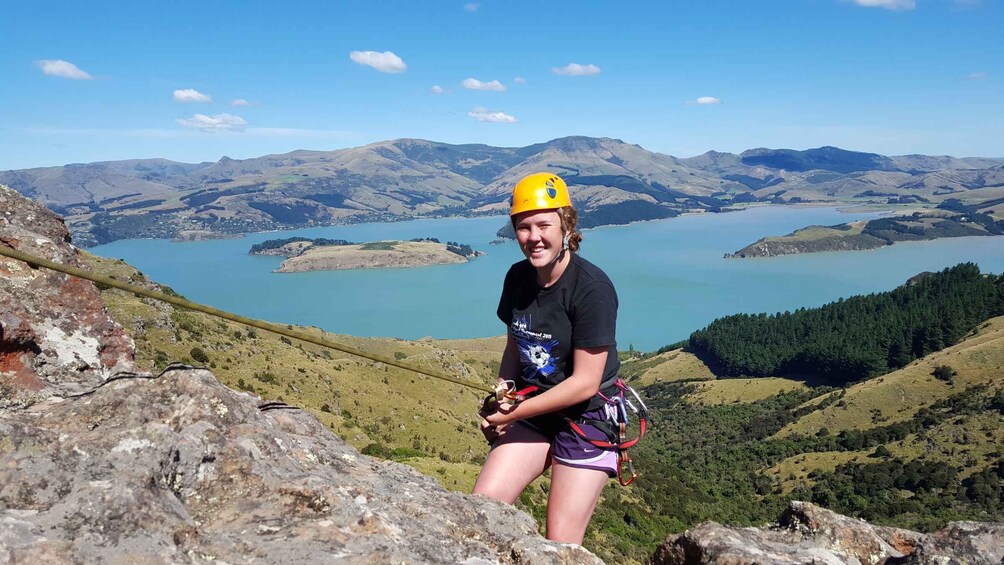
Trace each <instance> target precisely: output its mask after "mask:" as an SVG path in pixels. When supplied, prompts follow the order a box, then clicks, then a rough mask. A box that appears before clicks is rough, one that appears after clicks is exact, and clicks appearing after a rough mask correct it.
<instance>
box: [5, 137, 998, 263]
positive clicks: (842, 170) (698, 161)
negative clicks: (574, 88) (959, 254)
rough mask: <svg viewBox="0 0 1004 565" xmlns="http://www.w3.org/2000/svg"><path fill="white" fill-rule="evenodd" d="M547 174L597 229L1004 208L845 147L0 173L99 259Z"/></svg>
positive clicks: (568, 140) (937, 174) (979, 166)
mask: <svg viewBox="0 0 1004 565" xmlns="http://www.w3.org/2000/svg"><path fill="white" fill-rule="evenodd" d="M540 170H548V171H553V172H555V173H556V174H559V175H562V176H563V177H565V178H566V180H568V181H569V186H570V190H571V192H572V196H573V198H574V200H575V202H576V205H577V206H578V207H579V209H580V212H581V216H582V217H583V219H584V223H583V225H586V226H596V225H604V224H616V223H628V222H631V221H636V220H641V219H653V218H665V217H671V216H674V215H678V214H681V213H687V212H719V211H723V210H727V209H729V208H730V207H734V206H736V205H746V204H749V203H754V202H764V203H774V204H791V203H802V202H814V203H835V204H852V203H853V204H861V203H867V204H900V203H903V202H901V200H902V199H903V198H904V197H910V198H912V199H913V200H914V202H913V203H914V204H916V203H917V202H920V201H922V200H921V199H923V201H927V202H929V203H931V204H932V205H936V204H938V203H939V202H940V201H941V200H944V199H945V198H948V197H953V198H958V199H962V200H964V201H967V202H968V201H971V200H980V199H983V200H986V199H992V198H996V197H1000V196H1004V164H1001V163H1000V162H999V161H996V160H992V159H984V158H973V157H967V158H961V159H959V158H955V157H949V156H925V155H903V156H893V157H887V156H882V155H878V154H875V153H865V152H856V151H848V150H844V149H839V148H836V147H831V146H824V147H820V148H815V149H808V150H804V151H803V150H792V149H767V148H755V149H750V150H746V151H743V152H742V153H740V154H733V153H723V152H717V151H709V152H707V153H705V154H703V155H699V156H696V157H689V158H683V159H681V158H677V157H674V156H672V155H667V154H663V153H658V152H652V151H648V150H646V149H645V148H643V147H641V146H640V145H636V144H630V143H627V142H624V141H622V140H620V139H616V138H610V137H587V136H568V137H561V138H556V139H553V140H550V141H547V142H543V143H537V144H532V145H528V146H525V147H495V146H491V145H487V144H459V145H454V144H448V143H442V142H437V141H431V140H424V139H413V138H399V139H392V140H386V141H379V142H375V143H370V144H367V145H363V146H360V147H352V148H345V149H338V150H333V151H315V150H306V149H300V150H295V151H290V152H287V153H281V154H270V155H263V156H260V157H253V158H248V159H232V158H230V157H227V156H223V157H221V158H220V159H219V160H217V161H215V162H203V163H180V162H176V161H171V160H167V159H160V158H154V159H128V160H123V161H101V162H95V163H84V164H69V165H65V166H62V167H42V168H34V169H21V170H9V171H0V184H6V185H9V186H11V187H13V188H14V189H15V190H17V191H18V192H20V193H21V194H24V195H25V196H28V197H29V198H32V199H34V200H36V201H38V202H41V203H42V204H44V205H46V206H47V207H49V208H50V209H52V210H53V211H55V212H57V213H59V214H60V215H62V216H64V217H66V219H67V223H68V225H69V226H70V229H71V232H72V233H73V234H74V236H75V238H76V240H77V241H78V243H80V244H83V245H85V246H90V245H95V244H100V243H107V242H110V241H114V240H116V239H123V238H134V237H167V238H172V237H176V236H177V235H178V233H179V232H180V231H182V230H197V231H204V232H207V233H217V234H220V235H225V234H235V233H247V232H249V231H266V230H277V229H292V228H298V227H307V226H319V225H331V224H336V223H344V222H355V221H378V220H389V219H399V218H403V217H436V216H444V215H446V216H448V215H477V214H493V213H502V212H504V210H505V203H506V200H507V198H508V192H509V190H510V187H511V186H512V184H513V183H514V182H515V181H516V180H518V179H519V178H520V177H522V176H523V175H526V174H528V173H531V172H536V171H540Z"/></svg>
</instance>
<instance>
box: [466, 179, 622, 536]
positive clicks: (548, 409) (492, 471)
mask: <svg viewBox="0 0 1004 565" xmlns="http://www.w3.org/2000/svg"><path fill="white" fill-rule="evenodd" d="M510 204H511V206H510V212H509V214H510V217H511V219H512V223H513V227H514V228H515V230H516V240H517V242H518V243H519V247H520V250H522V252H523V255H525V256H526V260H525V261H520V262H519V263H516V264H515V265H513V266H512V267H511V268H510V269H509V272H508V273H507V274H506V277H505V282H504V284H503V288H502V297H501V299H500V300H499V306H498V316H499V318H500V319H501V320H502V321H503V322H504V323H505V324H506V325H507V326H508V327H509V332H508V340H507V342H506V347H505V352H504V353H503V355H502V367H501V369H500V370H499V380H500V381H509V382H510V383H511V385H510V388H512V389H514V390H520V389H524V388H526V387H529V386H536V387H537V394H536V395H533V396H531V397H530V398H528V399H527V400H524V401H523V402H520V403H518V404H515V405H513V404H508V403H502V404H500V405H497V406H495V407H494V411H489V412H490V413H488V414H487V415H486V416H485V418H484V420H483V421H482V422H481V430H482V432H483V433H484V435H485V438H486V439H487V440H488V441H489V442H491V444H492V448H491V452H490V453H489V454H488V459H487V460H486V461H485V465H484V468H482V470H481V474H480V476H479V477H478V480H477V483H476V484H475V486H474V493H475V494H484V495H487V496H490V497H492V498H495V499H498V500H501V501H504V502H507V503H510V504H511V503H513V502H514V501H515V500H516V498H517V497H518V496H519V494H520V493H521V492H522V491H523V489H524V488H526V486H527V485H528V484H530V482H531V481H533V480H534V479H535V478H537V477H538V476H540V475H541V474H542V473H543V472H544V471H546V470H547V469H548V467H550V468H551V490H550V493H549V495H548V501H547V537H548V539H551V540H555V541H560V542H566V543H582V537H583V535H584V534H585V531H586V526H587V525H588V524H589V519H590V518H591V517H592V514H593V510H594V509H595V508H596V501H597V500H598V499H599V496H600V492H601V491H602V490H603V486H604V485H605V484H606V482H607V480H608V479H609V478H610V477H613V476H616V475H617V454H616V452H615V451H614V450H605V449H600V448H598V447H596V446H594V445H593V444H591V443H589V442H588V441H585V440H583V439H582V438H581V437H580V436H579V435H577V434H576V433H575V432H573V431H572V430H571V429H570V427H569V425H568V423H567V422H568V420H566V418H568V419H572V420H580V421H581V419H592V420H603V419H605V418H606V416H605V410H606V400H604V398H603V397H602V396H600V394H598V393H602V394H603V395H605V396H606V397H607V398H612V397H613V396H614V395H615V394H616V389H615V387H614V382H615V381H616V380H617V373H618V370H619V369H620V363H619V361H618V359H617V348H616V342H615V339H614V337H615V326H616V321H617V294H616V292H615V291H614V287H613V285H612V284H611V282H610V279H609V278H608V277H607V276H606V274H604V273H603V271H601V270H600V269H599V268H597V267H596V266H595V265H593V264H591V263H589V262H588V261H586V260H585V259H582V258H581V257H579V255H578V254H577V253H576V252H577V251H578V249H579V242H580V241H581V240H582V235H581V234H580V233H579V232H578V231H576V229H575V225H576V221H577V219H578V215H577V213H576V211H575V209H574V208H573V207H572V202H571V199H570V198H569V195H568V187H567V186H566V185H565V182H564V181H563V180H561V178H559V177H558V176H557V175H553V174H550V173H536V174H532V175H529V176H527V177H526V178H524V179H522V180H521V181H519V183H517V184H516V186H515V188H514V189H513V192H512V199H511V202H510ZM581 427H582V428H583V429H584V430H585V432H586V433H587V434H588V435H589V436H590V437H593V438H594V439H601V438H602V439H605V436H604V435H603V433H602V432H599V431H598V430H596V429H595V428H593V427H591V426H588V425H581Z"/></svg>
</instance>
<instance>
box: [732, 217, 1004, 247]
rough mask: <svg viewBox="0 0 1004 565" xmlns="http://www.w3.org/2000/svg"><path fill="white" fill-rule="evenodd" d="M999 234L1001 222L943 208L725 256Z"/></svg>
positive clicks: (787, 238) (804, 232)
mask: <svg viewBox="0 0 1004 565" xmlns="http://www.w3.org/2000/svg"><path fill="white" fill-rule="evenodd" d="M1002 234H1004V220H996V219H995V218H994V217H993V216H991V215H990V214H985V213H978V212H975V211H973V210H965V211H954V210H947V209H943V208H942V209H937V210H926V211H923V212H914V213H913V214H911V215H908V216H896V217H892V218H880V219H877V220H870V221H867V222H851V223H846V224H837V225H835V226H809V227H806V228H802V229H800V230H796V231H795V232H793V233H790V234H788V235H784V236H780V237H765V238H762V239H760V240H758V241H757V242H756V243H752V244H750V245H747V246H746V247H744V248H742V249H740V250H739V251H736V252H735V253H726V254H725V258H726V259H730V258H739V259H745V258H751V257H776V256H778V255H795V254H800V253H819V252H822V251H852V250H862V249H875V248H878V247H883V246H886V245H892V244H894V243H896V242H898V241H921V240H930V239H940V238H943V237H966V236H978V235H1002Z"/></svg>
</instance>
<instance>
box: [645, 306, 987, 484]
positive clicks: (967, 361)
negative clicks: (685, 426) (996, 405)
mask: <svg viewBox="0 0 1004 565" xmlns="http://www.w3.org/2000/svg"><path fill="white" fill-rule="evenodd" d="M942 365H947V366H950V367H951V368H952V369H954V370H955V371H956V372H957V374H956V376H955V377H954V378H953V380H952V383H951V384H949V383H946V382H943V381H940V380H938V379H936V378H934V376H932V373H933V371H934V369H935V368H936V367H939V366H942ZM625 367H626V372H630V373H631V374H632V375H633V379H632V381H631V384H632V385H634V386H636V387H643V386H646V385H649V384H653V383H656V382H667V381H681V380H700V381H703V382H698V383H694V384H695V386H696V390H695V391H694V392H692V393H690V394H689V395H688V396H687V398H686V399H685V400H687V401H688V402H690V403H695V404H703V405H720V404H729V403H737V402H754V401H756V400H761V399H764V398H767V397H769V396H772V395H774V394H777V393H778V392H781V391H785V390H793V389H797V388H801V387H804V385H802V384H801V383H798V382H796V381H790V380H787V379H779V378H766V379H720V380H715V379H716V377H715V375H714V373H713V372H712V371H711V370H710V369H709V368H708V367H707V366H706V365H704V364H703V363H701V361H700V360H699V359H697V358H696V357H695V356H694V355H692V354H690V353H686V352H684V351H682V350H679V349H677V350H673V351H669V352H666V353H662V354H660V355H656V356H653V357H649V358H645V359H635V360H628V361H626V362H625ZM1001 375H1004V317H998V318H993V319H991V320H989V321H987V322H986V323H984V324H982V325H981V326H980V327H979V328H978V329H977V330H976V331H975V332H973V334H972V335H970V336H968V337H967V338H966V339H965V340H963V341H962V342H960V343H958V344H956V345H954V346H952V347H949V348H946V349H944V350H941V351H938V352H935V353H932V354H931V355H928V356H927V357H924V358H922V359H918V360H916V361H914V362H913V363H911V364H910V365H908V366H906V367H904V368H903V369H900V370H898V371H893V372H891V373H888V374H886V375H883V376H881V377H877V378H874V379H871V380H868V381H864V382H861V383H858V384H855V385H852V386H850V387H848V388H847V389H844V390H837V391H834V392H832V393H829V394H824V395H822V396H818V397H816V398H813V399H812V400H810V401H808V402H806V403H804V404H802V405H801V406H800V408H806V409H810V410H808V412H807V413H806V414H805V415H804V416H802V417H801V418H799V419H798V420H796V421H795V422H793V423H791V424H789V425H787V426H785V427H784V428H783V429H782V430H781V431H779V432H778V433H777V434H776V435H775V437H785V436H789V435H792V434H803V435H813V434H816V433H817V432H819V431H820V430H821V429H823V428H826V430H828V432H829V433H831V434H838V433H840V432H841V431H843V430H869V429H872V428H876V427H879V426H885V425H889V424H892V423H896V422H901V421H905V420H910V419H912V418H913V417H914V416H915V415H916V414H917V412H918V411H919V410H920V409H921V408H924V407H928V406H931V405H932V404H934V403H935V402H937V401H939V400H943V399H945V398H947V397H948V396H950V395H952V394H956V393H959V392H961V391H963V390H966V389H968V388H970V387H974V386H979V385H989V388H988V392H987V393H986V394H988V395H993V394H994V392H995V391H997V390H1001V389H1002V388H1004V381H1002V379H1001ZM831 396H836V397H838V398H839V400H837V401H835V402H830V403H826V404H828V405H826V406H825V407H824V408H822V409H815V410H811V408H813V407H815V406H818V405H820V404H821V403H824V401H826V400H827V399H829V397H831ZM1001 445H1004V417H1002V416H1001V415H1000V414H994V413H983V414H975V415H962V416H959V417H957V418H952V419H950V420H949V421H946V422H942V423H941V424H939V425H937V426H935V427H934V428H933V429H931V430H927V431H926V432H924V433H923V434H921V435H918V434H911V435H910V436H908V437H907V438H906V439H904V440H902V441H896V442H891V443H889V444H886V447H887V448H888V449H889V451H890V452H891V453H892V454H893V456H895V457H898V458H901V459H904V460H911V459H915V458H921V459H927V460H933V461H951V462H952V463H953V464H954V465H957V466H959V467H960V468H962V469H963V471H962V472H961V473H960V475H961V476H968V475H969V474H971V473H972V472H974V471H979V470H982V469H985V468H987V466H988V465H990V463H991V462H994V461H996V460H997V458H999V457H1000V446H1001ZM873 451H874V449H873V448H867V449H863V450H860V451H841V452H820V453H802V454H799V455H795V456H792V457H789V458H787V459H785V460H783V461H781V462H779V463H778V464H776V465H774V466H772V467H770V468H768V469H764V472H765V474H766V475H768V476H770V477H772V478H774V479H777V480H778V481H779V482H780V483H781V485H782V489H783V492H786V493H787V492H790V491H791V490H792V489H793V488H794V487H795V486H797V485H798V484H804V483H807V482H811V479H809V478H808V475H809V474H810V473H811V472H812V471H815V470H822V471H832V470H833V469H834V468H835V467H836V466H837V465H840V464H843V463H847V462H850V461H856V462H860V463H866V462H873V461H877V460H878V459H876V458H874V457H873V456H872V454H873Z"/></svg>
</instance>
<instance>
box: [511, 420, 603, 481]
mask: <svg viewBox="0 0 1004 565" xmlns="http://www.w3.org/2000/svg"><path fill="white" fill-rule="evenodd" d="M582 416H583V418H584V419H589V420H602V419H604V418H606V412H605V411H604V410H603V409H602V408H601V409H599V410H593V411H591V412H586V413H585V414H583V415H582ZM514 425H522V426H526V427H527V428H530V429H532V430H533V431H535V432H537V433H539V434H541V435H543V436H544V437H546V438H548V439H550V440H551V458H552V460H553V462H554V463H556V464H561V465H568V466H569V467H578V468H581V469H595V470H597V471H606V473H607V475H609V476H611V477H616V476H617V450H616V449H603V448H600V447H596V446H595V445H593V444H591V443H589V442H588V441H586V440H584V439H582V437H581V436H579V434H577V433H575V432H574V431H573V430H572V429H571V428H570V427H568V423H567V422H565V420H564V418H561V417H560V416H557V415H556V414H545V415H543V416H538V417H535V418H530V419H528V420H520V421H518V422H516V424H514ZM579 428H581V429H582V432H583V433H585V434H586V435H587V436H588V437H589V438H590V439H595V440H602V441H610V439H609V438H608V437H607V436H606V434H604V433H603V432H601V431H600V430H598V429H596V428H595V427H593V426H590V425H589V424H579ZM505 437H506V436H505V435H503V436H502V437H501V438H499V439H498V441H496V442H495V445H493V446H492V447H495V446H498V445H501V444H502V443H505Z"/></svg>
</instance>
